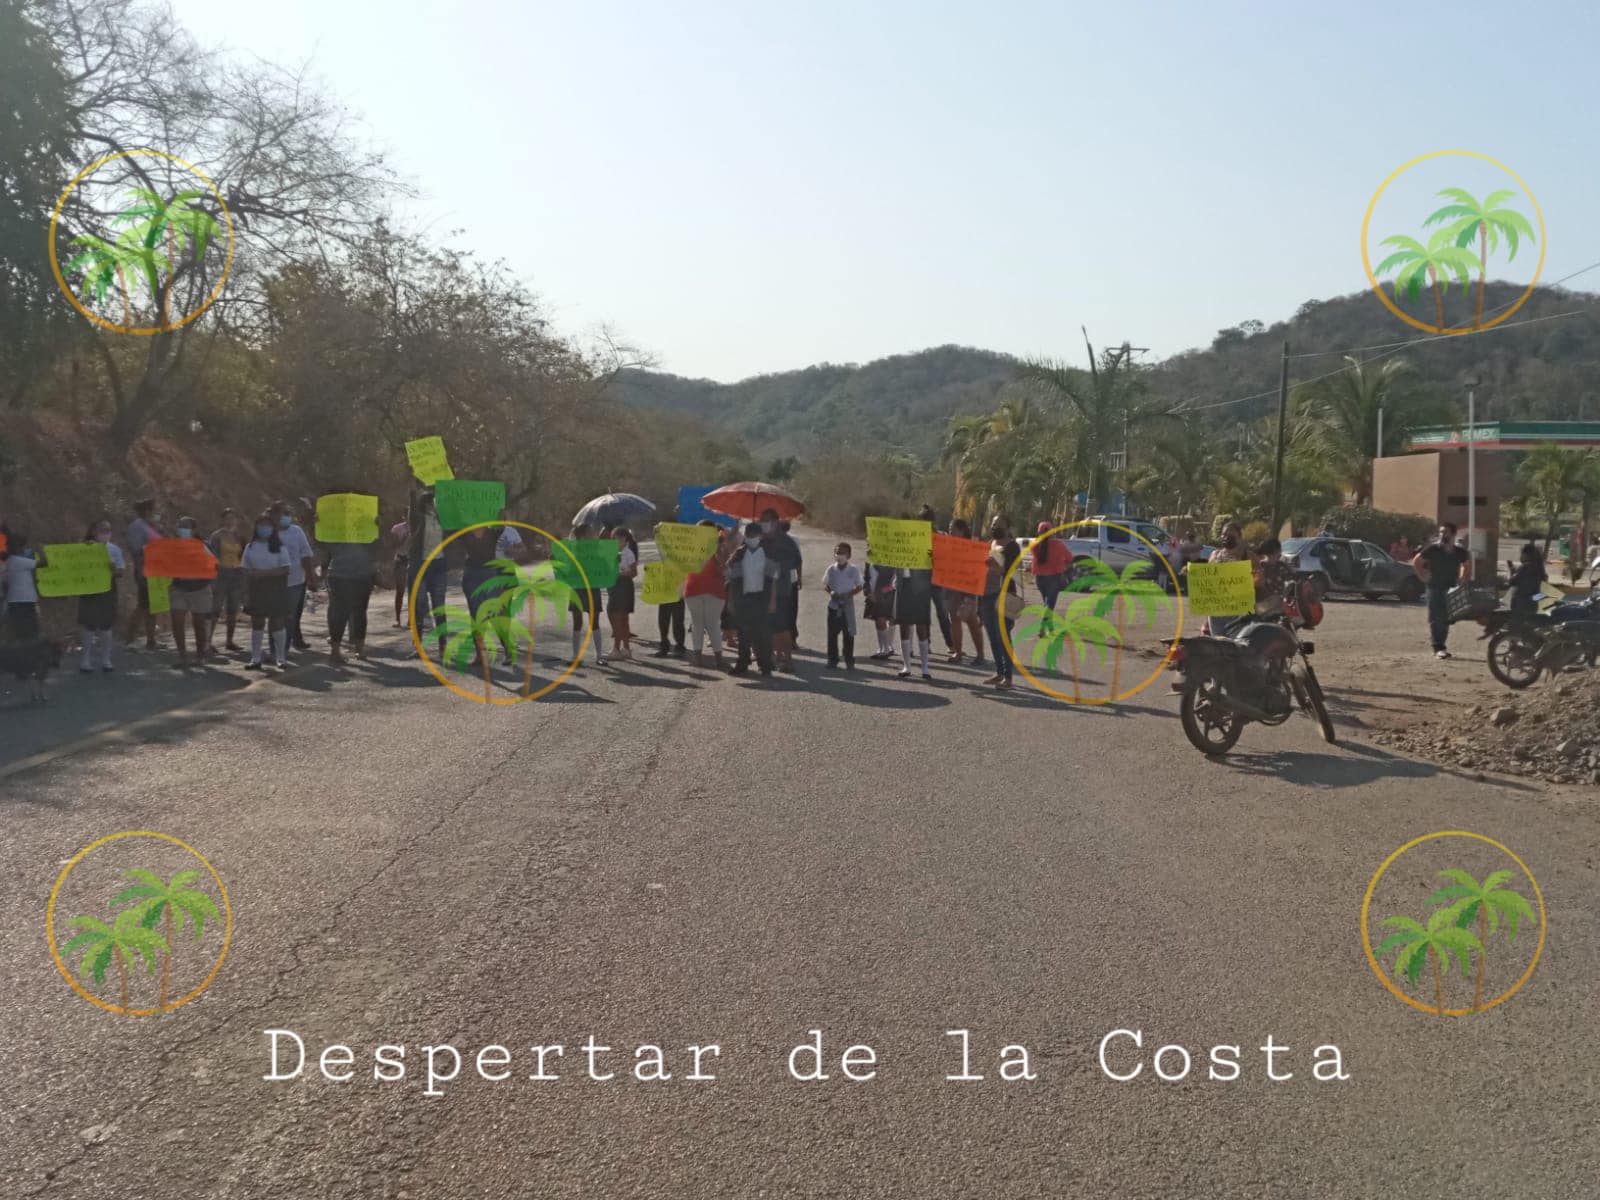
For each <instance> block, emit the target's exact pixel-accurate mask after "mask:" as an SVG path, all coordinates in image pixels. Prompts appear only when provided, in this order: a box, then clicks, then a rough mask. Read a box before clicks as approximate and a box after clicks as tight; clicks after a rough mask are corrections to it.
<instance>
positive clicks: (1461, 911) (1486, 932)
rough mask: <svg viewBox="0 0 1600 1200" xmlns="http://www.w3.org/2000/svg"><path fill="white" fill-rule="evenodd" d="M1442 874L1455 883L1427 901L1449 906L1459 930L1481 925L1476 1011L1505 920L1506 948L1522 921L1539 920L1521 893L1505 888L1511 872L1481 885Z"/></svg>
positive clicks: (1451, 873) (1492, 875)
mask: <svg viewBox="0 0 1600 1200" xmlns="http://www.w3.org/2000/svg"><path fill="white" fill-rule="evenodd" d="M1439 874H1440V875H1441V876H1442V877H1443V878H1445V879H1451V880H1454V881H1455V882H1454V883H1453V884H1451V886H1449V887H1444V888H1440V889H1439V890H1438V891H1436V892H1434V894H1433V895H1431V896H1429V897H1428V903H1429V904H1445V903H1448V905H1449V908H1448V909H1446V910H1445V911H1454V912H1455V913H1456V927H1457V928H1459V929H1467V928H1470V927H1471V925H1472V923H1473V920H1474V919H1476V920H1477V923H1478V968H1477V981H1476V982H1475V983H1474V984H1473V989H1472V1007H1473V1010H1474V1011H1476V1010H1477V1009H1479V1008H1481V1007H1482V1006H1483V966H1484V960H1485V959H1486V958H1487V957H1488V946H1489V939H1490V938H1491V937H1493V936H1494V935H1495V933H1496V931H1497V930H1498V929H1499V927H1500V923H1501V921H1502V920H1503V921H1504V922H1505V926H1506V944H1507V945H1511V944H1514V943H1515V942H1516V940H1517V926H1518V923H1519V922H1521V921H1523V920H1528V921H1535V922H1536V921H1537V920H1538V916H1537V914H1536V913H1535V912H1534V911H1533V906H1532V905H1531V904H1529V903H1528V901H1527V900H1526V898H1524V897H1523V896H1522V894H1521V893H1520V892H1514V891H1512V890H1511V889H1510V888H1507V887H1504V886H1502V885H1504V884H1505V883H1507V882H1508V881H1509V880H1510V879H1511V878H1512V875H1513V872H1511V871H1493V872H1491V873H1490V874H1488V875H1486V876H1484V879H1483V882H1482V883H1481V884H1480V883H1479V882H1478V881H1477V880H1476V879H1474V878H1473V877H1472V876H1471V875H1469V874H1468V873H1467V872H1465V871H1461V870H1454V869H1452V870H1448V871H1440V872H1439Z"/></svg>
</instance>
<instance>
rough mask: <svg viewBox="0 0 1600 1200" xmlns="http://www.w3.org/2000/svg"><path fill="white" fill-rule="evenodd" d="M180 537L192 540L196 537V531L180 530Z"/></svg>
mask: <svg viewBox="0 0 1600 1200" xmlns="http://www.w3.org/2000/svg"><path fill="white" fill-rule="evenodd" d="M178 536H179V537H188V538H192V537H193V536H194V530H192V529H187V528H180V529H179V530H178Z"/></svg>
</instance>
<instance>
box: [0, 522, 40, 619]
mask: <svg viewBox="0 0 1600 1200" xmlns="http://www.w3.org/2000/svg"><path fill="white" fill-rule="evenodd" d="M39 565H40V560H38V559H37V558H35V557H34V556H33V551H32V550H29V549H28V536H27V534H23V533H11V534H8V535H7V537H6V573H5V587H6V621H7V622H8V623H9V624H10V626H11V637H12V640H13V641H18V642H28V641H32V640H33V639H34V638H36V637H38V636H39V582H38V579H37V577H36V576H35V574H34V572H36V571H37V570H38V569H39ZM44 565H46V566H48V565H49V563H48V562H47V563H45V564H44Z"/></svg>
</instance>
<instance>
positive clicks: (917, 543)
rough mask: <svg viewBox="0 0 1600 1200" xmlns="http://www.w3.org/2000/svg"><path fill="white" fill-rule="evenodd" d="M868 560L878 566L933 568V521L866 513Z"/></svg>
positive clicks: (922, 569)
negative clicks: (907, 519)
mask: <svg viewBox="0 0 1600 1200" xmlns="http://www.w3.org/2000/svg"><path fill="white" fill-rule="evenodd" d="M867 561H868V562H871V563H876V564H877V565H878V566H880V567H906V568H908V569H910V570H913V571H919V570H920V571H931V570H933V523H932V522H931V521H896V520H892V519H890V518H889V517H868V518H867Z"/></svg>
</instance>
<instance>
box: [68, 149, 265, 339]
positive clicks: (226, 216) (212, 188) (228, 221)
mask: <svg viewBox="0 0 1600 1200" xmlns="http://www.w3.org/2000/svg"><path fill="white" fill-rule="evenodd" d="M135 154H150V155H154V156H155V157H156V158H164V159H166V160H167V161H168V162H173V163H176V164H178V166H180V167H183V168H184V169H185V170H187V171H188V172H190V174H192V175H194V177H195V178H196V179H198V180H200V182H201V183H203V184H205V185H206V190H208V191H209V192H210V193H211V194H212V196H214V197H215V198H216V201H217V206H218V208H219V209H220V210H221V212H222V223H223V225H224V226H225V227H226V228H227V231H228V249H227V257H226V258H225V259H224V261H223V264H222V276H221V278H219V279H218V280H217V286H216V287H214V288H212V289H211V293H210V295H208V296H207V297H206V298H205V301H204V303H202V304H201V305H200V307H199V308H197V309H195V310H194V311H193V312H192V313H189V314H187V315H186V316H184V318H183V319H182V320H180V321H170V320H169V321H164V322H162V323H161V324H159V325H152V326H150V327H148V328H146V327H143V326H134V325H118V324H116V323H115V322H113V321H107V320H106V319H105V318H104V317H102V316H100V315H99V314H97V313H93V312H90V311H89V309H88V308H86V307H85V306H84V304H83V303H82V302H81V301H80V300H79V299H78V297H77V296H75V295H73V292H72V289H71V288H70V287H68V286H67V281H66V279H65V277H64V276H63V275H62V274H61V263H60V262H59V261H58V260H57V258H56V226H57V225H58V224H59V223H60V221H61V210H62V208H63V207H64V206H65V205H66V203H67V197H68V196H70V195H72V193H73V191H74V190H75V189H76V188H77V187H78V185H79V184H80V183H82V182H83V181H84V180H85V179H87V178H88V177H89V176H90V175H92V174H93V173H94V172H95V171H97V170H99V169H100V168H101V167H103V166H105V164H106V163H108V162H114V161H116V160H117V159H119V158H128V157H131V156H132V155H135ZM49 243H50V244H49V251H50V271H51V273H52V274H53V275H54V276H55V277H56V284H57V286H59V287H60V288H61V291H62V293H63V294H64V295H65V296H66V298H67V300H68V302H69V303H70V304H71V305H72V307H73V308H75V309H77V310H78V311H79V312H80V313H82V314H83V315H84V316H85V317H87V318H88V319H89V320H91V321H93V322H94V323H95V324H96V325H98V326H100V327H101V328H102V329H109V330H110V331H111V332H112V333H131V334H134V335H135V336H137V337H150V336H152V335H154V334H157V333H170V332H172V331H173V330H175V329H181V328H182V327H183V326H185V325H187V324H188V323H189V322H190V321H193V320H194V319H195V318H196V317H198V316H199V315H200V314H201V313H203V312H205V310H206V309H208V308H210V307H211V305H212V304H213V303H214V302H215V301H216V298H217V297H218V296H220V295H221V294H222V288H223V285H224V284H225V283H227V282H228V272H229V271H230V270H231V269H232V268H233V214H231V213H230V212H229V211H228V204H227V201H225V200H224V199H223V198H222V193H221V192H219V191H218V190H217V185H216V184H214V183H212V182H211V180H210V178H209V177H208V176H206V175H205V173H204V172H202V171H201V170H200V168H199V167H196V166H195V165H194V164H193V163H187V162H184V160H183V159H181V158H178V157H177V156H176V155H172V154H167V153H166V152H164V151H161V150H118V151H117V152H116V153H114V154H107V155H104V156H103V157H101V158H97V159H95V160H94V162H92V163H90V164H89V165H88V166H87V167H85V168H84V169H83V170H81V171H79V172H78V174H77V175H76V176H74V177H73V180H72V182H71V183H69V184H67V186H66V189H65V190H64V191H62V193H61V195H60V196H59V197H57V199H56V207H55V211H54V212H52V213H51V214H50V233H49Z"/></svg>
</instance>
